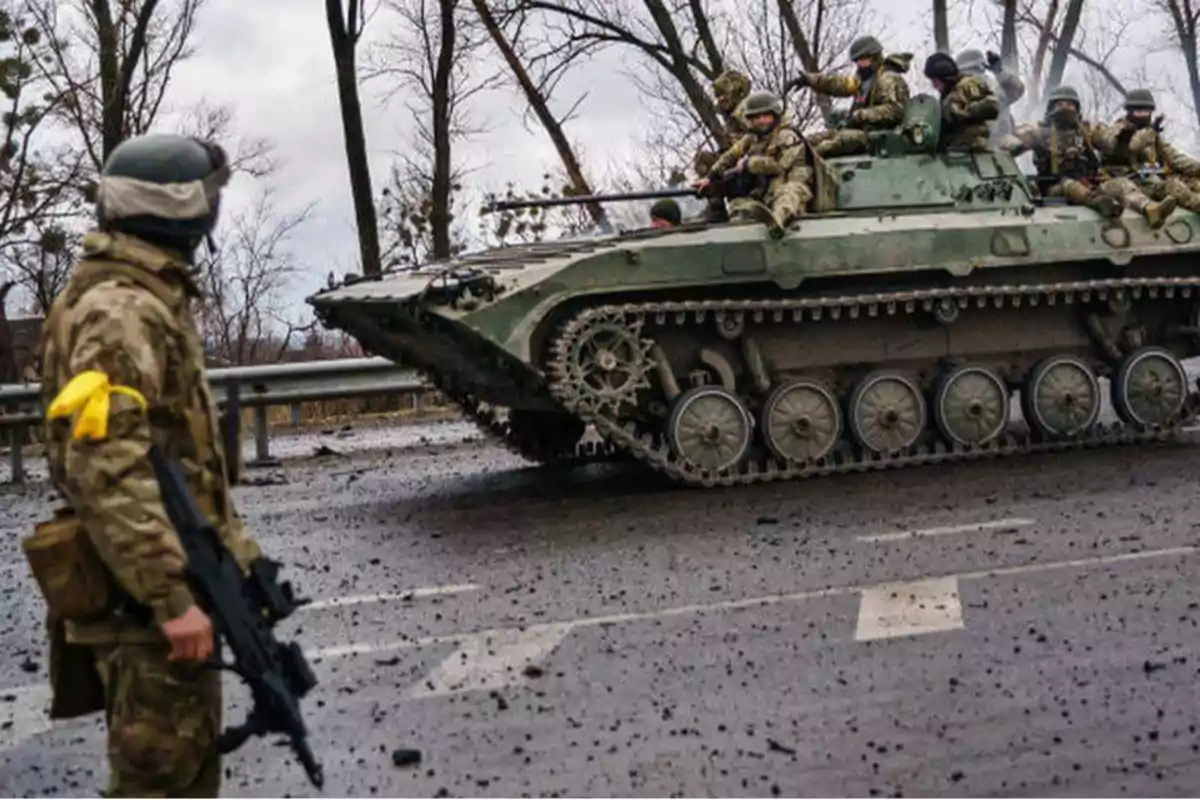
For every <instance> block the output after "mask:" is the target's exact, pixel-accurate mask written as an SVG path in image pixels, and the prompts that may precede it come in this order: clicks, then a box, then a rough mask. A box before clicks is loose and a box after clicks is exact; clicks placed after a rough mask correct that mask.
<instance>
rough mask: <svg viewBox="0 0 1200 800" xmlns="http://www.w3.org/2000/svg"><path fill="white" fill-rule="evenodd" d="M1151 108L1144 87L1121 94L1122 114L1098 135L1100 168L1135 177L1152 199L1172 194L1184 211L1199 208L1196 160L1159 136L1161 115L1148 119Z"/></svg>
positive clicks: (1199, 179)
mask: <svg viewBox="0 0 1200 800" xmlns="http://www.w3.org/2000/svg"><path fill="white" fill-rule="evenodd" d="M1154 110H1155V103H1154V95H1153V94H1151V93H1150V91H1149V90H1148V89H1134V90H1132V91H1131V92H1129V94H1128V95H1126V96H1125V112H1126V113H1125V117H1124V118H1123V119H1121V120H1119V121H1118V122H1116V123H1115V124H1113V125H1110V126H1109V127H1108V128H1107V129H1105V131H1104V135H1103V136H1102V146H1101V152H1102V154H1103V157H1104V161H1103V168H1104V171H1105V173H1107V174H1108V175H1111V176H1114V177H1117V178H1127V179H1129V180H1133V181H1136V182H1137V183H1138V185H1139V186H1140V187H1141V189H1142V191H1144V192H1145V193H1146V195H1147V196H1149V197H1151V198H1153V199H1155V200H1164V199H1166V198H1167V197H1173V198H1174V199H1175V200H1177V201H1178V202H1179V204H1180V205H1181V206H1183V207H1184V208H1186V209H1187V210H1188V211H1197V212H1200V191H1198V190H1200V162H1198V161H1196V159H1194V158H1191V157H1190V156H1188V155H1187V154H1185V153H1183V152H1182V151H1180V150H1179V149H1177V148H1175V147H1173V146H1172V145H1171V144H1170V143H1169V142H1167V141H1166V140H1165V139H1164V138H1163V136H1162V116H1161V115H1160V116H1158V117H1157V118H1154V119H1152V117H1153V116H1154Z"/></svg>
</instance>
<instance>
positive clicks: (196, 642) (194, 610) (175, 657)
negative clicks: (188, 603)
mask: <svg viewBox="0 0 1200 800" xmlns="http://www.w3.org/2000/svg"><path fill="white" fill-rule="evenodd" d="M160 627H161V628H162V632H163V634H164V635H165V636H166V637H167V641H169V642H170V643H171V655H170V656H169V658H170V660H171V661H204V660H205V659H207V658H208V657H209V656H211V655H212V654H213V649H214V648H213V629H212V620H210V619H209V618H208V615H207V614H205V613H204V612H203V611H201V610H200V607H199V606H195V605H194V606H192V607H191V608H189V609H188V610H187V611H185V612H183V614H182V615H181V616H178V617H176V618H175V619H171V620H167V621H166V622H164V623H162V625H161V626H160Z"/></svg>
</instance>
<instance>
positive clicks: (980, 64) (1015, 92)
mask: <svg viewBox="0 0 1200 800" xmlns="http://www.w3.org/2000/svg"><path fill="white" fill-rule="evenodd" d="M954 60H955V62H956V63H957V64H958V71H959V73H960V74H962V75H970V76H971V77H974V78H982V79H983V80H985V81H987V83H988V85H989V86H990V87H991V88H992V92H993V93H994V94H995V95H996V96H997V97H998V98H999V99H1000V114H999V116H998V117H997V118H996V120H995V122H993V123H992V124H991V125H990V128H991V140H992V141H993V142H997V141H999V140H1000V139H1002V138H1004V137H1005V136H1008V135H1009V134H1010V133H1012V132H1013V131H1015V130H1016V129H1017V123H1016V120H1014V119H1013V115H1012V107H1013V106H1014V105H1016V104H1017V102H1018V101H1020V99H1021V98H1022V97H1024V96H1025V82H1024V81H1022V80H1021V77H1020V76H1019V75H1017V73H1015V72H1013V71H1012V70H1010V69H1005V67H1004V62H1003V60H1002V59H1001V58H1000V54H999V53H993V52H992V51H991V50H989V51H988V52H987V56H986V58H985V56H984V54H983V53H981V52H980V51H979V50H976V49H975V48H969V49H967V50H963V51H962V52H961V53H959V54H958V56H957V57H956V58H955V59H954Z"/></svg>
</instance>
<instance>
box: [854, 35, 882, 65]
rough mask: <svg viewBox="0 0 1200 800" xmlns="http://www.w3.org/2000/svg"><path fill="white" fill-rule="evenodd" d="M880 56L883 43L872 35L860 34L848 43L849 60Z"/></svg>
mask: <svg viewBox="0 0 1200 800" xmlns="http://www.w3.org/2000/svg"><path fill="white" fill-rule="evenodd" d="M868 57H869V58H882V57H883V45H882V44H880V43H879V40H878V39H876V38H875V37H874V36H860V37H858V38H857V39H855V40H854V41H853V42H851V43H850V60H851V61H858V60H859V59H860V58H868Z"/></svg>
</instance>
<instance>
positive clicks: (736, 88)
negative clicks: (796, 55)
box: [692, 69, 750, 222]
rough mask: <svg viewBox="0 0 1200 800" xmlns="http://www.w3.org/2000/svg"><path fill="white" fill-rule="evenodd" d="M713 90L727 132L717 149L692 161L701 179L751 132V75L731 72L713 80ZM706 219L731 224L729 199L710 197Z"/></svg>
mask: <svg viewBox="0 0 1200 800" xmlns="http://www.w3.org/2000/svg"><path fill="white" fill-rule="evenodd" d="M712 91H713V98H714V99H715V100H716V101H717V111H719V112H720V113H721V121H722V122H723V123H724V125H725V129H724V131H723V136H722V137H721V139H720V141H719V142H718V149H717V150H707V149H702V150H700V151H698V152H697V153H696V155H695V157H694V158H693V159H692V169H694V170H695V171H696V175H697V176H700V177H703V176H704V175H707V174H708V172H709V170H711V169H712V165H713V163H714V162H716V160H717V157H718V156H720V154H721V152H722V151H724V150H726V149H728V148H729V147H731V146H732V145H733V143H734V142H736V141H737V140H738V139H740V138H741V137H742V136H744V135H745V134H746V133H747V132H748V131H749V128H747V127H746V117H745V108H744V106H745V103H746V97H747V96H748V95H749V94H750V78H749V76H747V75H746V73H744V72H738V71H737V70H733V69H727V70H725V71H724V72H722V73H721V74H720V75H718V76H717V77H716V78H715V79H714V80H713V82H712ZM704 217H705V219H706V220H707V221H708V222H726V221H728V220H729V211H728V210H727V209H726V207H725V199H724V198H723V197H721V196H719V195H717V196H713V197H709V198H708V204H707V206H706V208H705V210H704Z"/></svg>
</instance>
